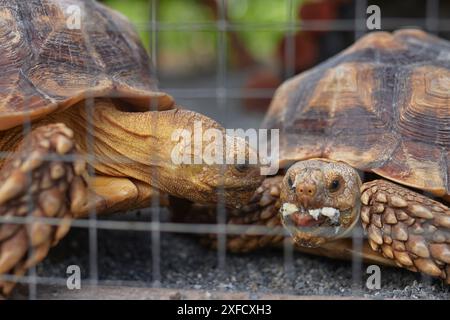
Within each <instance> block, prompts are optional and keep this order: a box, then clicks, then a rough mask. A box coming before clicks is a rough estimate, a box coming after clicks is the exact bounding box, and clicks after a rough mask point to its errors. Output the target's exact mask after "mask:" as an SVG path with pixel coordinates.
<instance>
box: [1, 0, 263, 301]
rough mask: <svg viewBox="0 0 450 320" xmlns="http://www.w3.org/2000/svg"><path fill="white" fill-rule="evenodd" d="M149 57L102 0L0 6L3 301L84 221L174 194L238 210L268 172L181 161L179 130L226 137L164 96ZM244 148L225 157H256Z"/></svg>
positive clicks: (12, 1) (238, 143)
mask: <svg viewBox="0 0 450 320" xmlns="http://www.w3.org/2000/svg"><path fill="white" fill-rule="evenodd" d="M70 6H71V9H69V7H70ZM74 6H78V7H74ZM74 8H75V9H77V8H79V10H78V12H79V13H81V23H80V28H79V29H76V28H75V29H74V28H73V27H72V26H71V25H70V24H68V21H69V18H68V16H67V13H71V14H72V13H73V12H75V13H76V12H77V10H73V9H74ZM149 61H150V59H149V57H148V55H147V54H146V52H145V49H144V48H143V47H142V45H141V43H140V41H139V39H138V36H137V34H136V32H135V31H134V29H133V27H132V26H131V24H130V23H129V22H128V21H127V20H126V19H125V18H124V17H123V16H121V15H120V14H118V13H117V12H114V11H112V10H110V9H108V8H107V7H105V6H103V5H101V4H98V3H96V2H95V1H90V0H88V1H81V0H71V1H64V0H61V1H58V0H41V1H22V0H7V1H3V0H2V1H0V70H1V72H2V78H1V80H0V150H1V151H2V158H1V160H0V181H1V184H0V218H1V219H2V220H1V221H0V275H3V279H0V295H1V294H8V293H9V292H10V291H11V289H12V288H13V285H14V283H13V281H12V280H13V279H11V277H12V278H14V276H21V275H23V274H24V273H25V272H26V271H27V269H28V268H30V267H32V266H34V265H35V264H36V263H38V262H39V261H41V260H42V259H43V258H44V257H45V256H46V255H47V252H48V250H49V248H50V247H51V246H54V245H55V244H56V243H57V242H58V241H59V240H60V239H61V238H62V237H63V236H64V235H65V234H66V233H67V231H68V230H69V228H70V221H71V219H73V218H81V217H87V216H89V215H90V214H91V213H96V214H101V213H107V212H113V211H120V210H129V209H134V208H140V207H146V206H150V205H151V203H152V199H153V198H154V197H159V201H160V203H161V205H165V204H167V202H168V200H167V196H164V194H166V195H167V194H168V195H171V196H174V197H180V198H184V199H188V200H190V201H193V202H199V203H215V202H217V201H218V199H219V198H220V199H221V201H225V203H226V204H227V205H229V206H238V205H241V204H243V203H244V202H246V201H248V198H249V197H250V196H251V195H252V193H253V192H254V190H255V189H256V188H257V187H258V186H259V185H260V183H261V178H260V174H259V170H258V169H257V166H242V165H237V166H233V165H202V164H196V165H188V164H176V163H174V161H172V160H173V159H172V157H171V155H172V151H173V150H174V147H175V145H176V144H178V141H177V140H173V137H172V134H173V133H174V132H175V131H176V130H180V129H186V130H189V131H190V132H191V133H192V132H193V131H192V129H193V123H194V122H196V121H199V123H201V124H202V125H203V129H204V130H206V129H208V128H215V129H218V130H220V131H221V132H223V133H225V131H224V129H223V128H222V127H221V126H220V125H219V124H218V123H216V122H215V121H213V120H211V119H209V118H207V117H205V116H202V115H200V114H197V113H194V112H191V111H187V110H182V109H179V108H178V107H176V105H175V103H174V101H173V99H172V97H170V96H169V95H167V94H165V93H163V92H159V91H158V90H157V88H156V84H155V81H154V80H153V78H152V76H151V75H152V73H151V70H150V67H149ZM189 131H188V132H189ZM187 147H188V146H186V148H185V149H184V150H183V152H184V153H185V155H187V156H193V155H194V153H195V155H196V156H198V150H197V149H193V148H189V149H188V148H187ZM234 147H235V148H234V149H233V148H231V149H230V148H227V150H222V151H223V152H224V153H225V152H229V153H232V154H233V155H232V156H234V155H235V153H237V152H242V150H245V152H247V156H248V155H249V152H253V151H252V150H251V149H250V148H248V145H247V144H245V141H243V140H239V139H236V140H235V145H234ZM242 148H243V149H242ZM201 151H203V150H201ZM228 155H229V154H228ZM86 160H87V163H88V164H89V166H86V165H85V162H86ZM30 217H31V218H35V220H34V221H29V220H26V219H29V218H30ZM20 218H22V220H20ZM39 218H41V220H39ZM42 218H55V219H54V220H56V222H54V221H53V222H52V224H49V223H46V221H43V219H42ZM24 222H30V223H24ZM7 275H9V276H10V277H9V278H8V277H7Z"/></svg>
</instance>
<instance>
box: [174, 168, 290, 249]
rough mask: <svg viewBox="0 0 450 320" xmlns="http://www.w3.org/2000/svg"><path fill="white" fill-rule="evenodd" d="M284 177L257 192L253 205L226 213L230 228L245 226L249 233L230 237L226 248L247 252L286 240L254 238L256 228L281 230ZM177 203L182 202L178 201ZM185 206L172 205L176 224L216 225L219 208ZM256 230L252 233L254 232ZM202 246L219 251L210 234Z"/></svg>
mask: <svg viewBox="0 0 450 320" xmlns="http://www.w3.org/2000/svg"><path fill="white" fill-rule="evenodd" d="M282 179H283V177H282V176H276V177H271V178H267V179H265V180H264V181H263V183H262V184H261V186H260V187H259V188H258V189H257V190H256V192H255V194H254V196H253V198H252V199H251V201H250V202H249V203H248V204H247V205H246V206H245V207H243V208H242V209H235V210H227V212H226V215H227V224H228V225H240V226H245V227H246V228H247V230H246V231H245V232H243V233H242V234H237V235H235V234H228V235H227V237H226V247H227V250H229V251H230V252H248V251H252V250H256V249H258V248H262V247H265V246H269V245H273V244H276V243H279V242H281V241H282V240H283V238H284V236H283V235H282V234H279V233H278V234H267V235H263V234H255V231H257V230H255V228H254V227H255V226H256V227H258V228H261V227H264V226H265V227H268V228H275V227H280V232H281V221H280V219H279V217H278V209H279V204H278V202H279V201H278V200H279V196H280V184H281V181H282ZM177 201H179V200H178V199H177ZM186 208H187V204H186V203H181V204H180V205H176V204H172V211H173V214H174V219H173V220H174V221H175V222H186V223H208V224H214V223H217V221H216V217H217V211H216V207H207V206H204V205H197V204H193V205H192V207H191V208H190V209H187V210H186ZM252 229H253V230H252ZM201 241H202V243H203V244H205V245H207V246H209V247H212V248H217V235H215V234H210V235H207V236H206V237H203V238H202V239H201Z"/></svg>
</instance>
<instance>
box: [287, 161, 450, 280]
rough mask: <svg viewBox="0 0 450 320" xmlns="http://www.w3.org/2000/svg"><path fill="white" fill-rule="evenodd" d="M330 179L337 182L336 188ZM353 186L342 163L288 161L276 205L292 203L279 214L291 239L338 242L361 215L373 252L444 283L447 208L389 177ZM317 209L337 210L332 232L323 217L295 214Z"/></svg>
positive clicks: (448, 254)
mask: <svg viewBox="0 0 450 320" xmlns="http://www.w3.org/2000/svg"><path fill="white" fill-rule="evenodd" d="M334 180H338V181H340V183H339V184H338V186H337V187H336V188H334V187H333V186H332V183H331V182H332V181H334ZM292 181H296V183H295V184H294V185H293V184H292ZM359 185H360V183H359V176H358V173H357V172H356V171H355V170H354V169H353V168H351V167H350V166H348V165H347V164H345V163H342V162H335V161H330V160H326V159H315V160H307V161H300V162H298V163H296V164H295V165H293V166H292V167H291V168H290V169H289V170H288V171H287V172H286V175H285V178H284V180H283V183H282V191H281V204H282V205H283V204H285V203H290V204H293V205H295V206H296V207H297V210H298V211H295V212H291V213H290V214H288V215H286V216H284V217H283V223H284V224H285V225H286V226H287V228H288V229H289V230H290V232H291V234H292V235H293V238H294V241H295V242H296V243H298V244H299V245H301V246H310V247H317V246H320V247H324V246H327V245H329V244H330V243H333V242H334V241H341V240H340V239H342V238H344V237H346V236H347V235H348V234H349V232H351V230H352V228H353V227H354V226H355V225H356V223H358V222H359V217H361V221H362V225H363V227H364V229H365V230H366V231H367V236H368V244H369V245H370V247H371V249H372V250H373V251H374V252H376V253H378V254H379V255H382V258H384V259H385V260H391V261H392V262H394V263H395V264H396V265H397V266H399V267H403V268H407V269H408V270H411V271H420V272H423V273H426V274H428V275H431V276H434V277H440V278H442V279H443V280H445V281H446V282H447V283H448V284H450V209H449V208H448V207H446V206H445V205H443V204H442V203H440V202H438V201H435V200H432V199H430V198H428V197H426V196H424V195H421V194H419V193H417V192H414V191H411V190H409V189H407V188H405V187H402V186H400V185H397V184H395V183H392V182H389V181H385V180H374V181H370V182H367V183H365V184H363V185H362V186H361V188H360V187H359ZM307 191H308V192H307ZM309 191H311V192H309ZM323 207H332V208H336V209H339V211H340V213H341V215H340V217H339V224H338V228H339V229H337V230H338V232H337V233H333V232H330V231H332V230H333V228H336V227H335V226H333V227H331V226H330V220H329V218H325V219H324V220H322V221H321V222H320V223H319V224H316V221H314V219H313V218H310V217H309V218H308V213H304V214H302V213H301V212H302V211H305V212H309V211H308V209H315V208H323ZM299 215H300V216H301V217H302V218H303V219H300V220H299V218H298V216H299ZM299 221H300V222H299ZM313 250H315V248H311V249H310V251H313Z"/></svg>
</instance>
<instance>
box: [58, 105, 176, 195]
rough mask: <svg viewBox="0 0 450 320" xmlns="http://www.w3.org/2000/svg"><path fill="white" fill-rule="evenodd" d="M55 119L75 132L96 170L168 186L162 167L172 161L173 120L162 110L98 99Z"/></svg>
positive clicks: (67, 111)
mask: <svg viewBox="0 0 450 320" xmlns="http://www.w3.org/2000/svg"><path fill="white" fill-rule="evenodd" d="M52 118H53V120H54V121H62V122H64V123H65V124H66V125H67V126H69V127H70V128H72V129H73V130H74V132H75V139H76V141H77V143H78V145H79V146H80V148H81V149H82V152H83V153H85V154H86V155H93V157H91V158H90V159H89V160H88V162H89V163H90V164H91V166H92V167H93V168H95V170H96V172H98V173H101V174H104V175H109V176H116V177H130V178H134V179H136V180H140V181H143V182H145V183H148V184H150V185H152V186H155V187H160V188H162V189H164V187H163V186H164V181H165V180H167V179H168V177H166V172H165V170H163V169H162V168H165V167H166V166H167V162H168V161H170V153H169V152H167V151H166V150H167V149H166V148H167V147H168V149H170V146H167V142H168V141H170V135H169V133H170V131H171V130H172V127H169V126H168V125H169V121H168V119H167V118H168V117H167V116H161V113H160V112H123V111H120V110H118V109H117V108H116V106H115V105H114V103H113V102H112V101H111V100H96V102H95V107H92V106H91V107H89V108H86V107H85V105H84V103H81V104H79V105H77V106H74V107H72V108H69V109H68V110H66V111H64V112H63V113H61V114H59V115H54V116H52Z"/></svg>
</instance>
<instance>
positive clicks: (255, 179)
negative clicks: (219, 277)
mask: <svg viewBox="0 0 450 320" xmlns="http://www.w3.org/2000/svg"><path fill="white" fill-rule="evenodd" d="M50 118H51V117H50ZM53 118H55V119H54V121H58V122H64V123H66V124H67V125H68V126H69V127H70V128H73V129H74V132H75V135H76V136H77V137H76V139H77V142H78V144H79V145H80V147H81V149H82V150H85V151H87V152H89V150H92V151H91V152H95V155H96V157H98V159H101V161H95V162H94V163H93V164H92V165H93V166H94V168H95V170H96V171H97V172H100V173H102V174H105V175H108V176H125V177H130V178H133V179H135V180H139V181H142V182H144V183H146V184H148V185H150V186H152V187H155V188H157V189H159V190H161V191H163V192H164V193H167V194H170V195H173V196H175V197H179V198H184V199H188V200H190V201H194V202H198V203H203V204H215V203H219V202H222V203H225V205H226V206H227V207H239V206H241V205H243V204H245V203H246V202H248V200H249V198H250V197H251V196H252V195H253V193H254V191H255V190H256V189H257V188H258V187H259V186H260V184H261V181H262V179H263V176H261V174H260V169H259V165H258V159H257V154H256V151H255V150H253V149H252V148H251V147H250V146H249V144H248V143H247V142H246V141H245V140H244V139H240V138H238V137H231V138H232V139H231V138H230V137H229V136H227V134H226V133H227V132H226V130H225V129H224V128H223V127H222V126H221V125H220V124H219V123H217V122H216V121H214V120H213V119H211V118H208V117H206V116H204V115H201V114H199V113H196V112H193V111H189V110H183V109H173V110H167V111H147V112H135V111H130V110H128V109H127V108H123V106H122V104H121V103H120V102H118V101H113V100H109V99H97V100H96V102H95V108H93V110H92V111H91V112H89V113H88V112H87V111H86V108H85V107H84V103H80V104H79V105H78V107H73V108H70V109H69V110H66V111H65V112H64V113H60V114H57V115H55V116H53ZM87 123H92V126H93V128H92V131H93V134H94V138H93V139H92V140H93V141H92V143H93V146H92V147H91V149H89V146H88V145H87V141H88V139H86V137H87V136H88V132H87V130H86V127H87V126H86V124H87ZM230 141H231V142H232V143H230ZM250 160H251V161H250ZM240 163H243V164H240Z"/></svg>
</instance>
